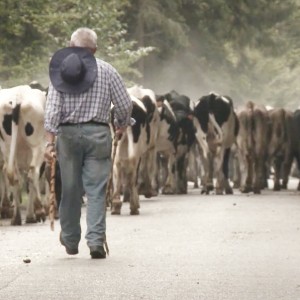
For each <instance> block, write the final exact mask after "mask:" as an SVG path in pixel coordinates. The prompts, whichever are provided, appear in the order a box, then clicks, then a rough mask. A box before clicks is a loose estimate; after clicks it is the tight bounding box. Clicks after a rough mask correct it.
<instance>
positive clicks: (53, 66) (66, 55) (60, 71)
mask: <svg viewBox="0 0 300 300" xmlns="http://www.w3.org/2000/svg"><path fill="white" fill-rule="evenodd" d="M97 73H98V68H97V62H96V58H95V57H94V55H93V54H92V52H90V51H89V50H88V49H86V48H83V47H67V48H63V49H60V50H58V51H57V52H55V53H54V55H53V56H52V58H51V61H50V64H49V77H50V80H51V83H52V85H53V86H54V88H55V89H56V90H57V91H59V92H63V93H70V94H79V93H83V92H85V91H87V90H88V89H89V88H90V87H91V86H92V85H93V83H94V81H95V79H96V77H97Z"/></svg>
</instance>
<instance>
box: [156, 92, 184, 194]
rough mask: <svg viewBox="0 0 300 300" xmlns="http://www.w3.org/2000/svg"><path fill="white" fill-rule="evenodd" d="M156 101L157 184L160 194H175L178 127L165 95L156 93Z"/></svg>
mask: <svg viewBox="0 0 300 300" xmlns="http://www.w3.org/2000/svg"><path fill="white" fill-rule="evenodd" d="M156 101H157V107H158V111H159V120H160V121H159V129H158V135H157V142H156V149H157V153H158V177H159V180H158V181H159V186H160V187H161V188H162V194H175V193H176V180H175V179H176V178H175V175H176V174H175V162H176V153H177V143H178V138H179V134H180V128H179V126H178V124H177V119H176V116H175V113H174V111H173V109H172V107H171V105H170V103H169V102H168V101H167V100H166V99H165V97H164V96H163V95H157V96H156Z"/></svg>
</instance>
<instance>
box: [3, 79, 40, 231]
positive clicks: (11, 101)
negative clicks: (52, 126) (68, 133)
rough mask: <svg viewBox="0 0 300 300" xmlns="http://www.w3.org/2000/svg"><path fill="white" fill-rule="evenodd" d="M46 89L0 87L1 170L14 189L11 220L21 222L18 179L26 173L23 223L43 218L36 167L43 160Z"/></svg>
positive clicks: (10, 186) (15, 223)
mask: <svg viewBox="0 0 300 300" xmlns="http://www.w3.org/2000/svg"><path fill="white" fill-rule="evenodd" d="M45 102H46V96H45V93H44V92H42V91H40V90H38V89H32V88H31V87H29V86H27V85H22V86H16V87H13V88H9V89H2V90H0V130H1V131H0V147H1V151H2V154H3V160H4V172H6V173H5V174H6V176H7V178H8V182H9V189H10V190H11V191H12V193H13V201H14V205H13V207H14V212H13V217H12V221H11V224H12V225H21V223H22V222H21V214H20V192H19V191H20V183H21V182H22V180H21V179H22V177H24V175H25V176H26V180H27V181H28V190H29V199H28V204H27V214H26V223H33V222H36V221H40V220H41V219H42V220H45V212H44V209H43V208H42V205H41V194H40V189H39V171H40V166H41V165H42V163H43V160H44V146H45V131H44V109H45Z"/></svg>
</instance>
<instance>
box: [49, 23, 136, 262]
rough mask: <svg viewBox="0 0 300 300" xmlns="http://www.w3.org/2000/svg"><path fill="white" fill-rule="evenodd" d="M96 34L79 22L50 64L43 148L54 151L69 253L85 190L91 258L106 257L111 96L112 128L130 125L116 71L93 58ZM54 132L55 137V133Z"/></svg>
mask: <svg viewBox="0 0 300 300" xmlns="http://www.w3.org/2000/svg"><path fill="white" fill-rule="evenodd" d="M96 49H97V34H96V33H95V32H94V31H93V30H91V29H89V28H79V29H77V30H76V31H75V32H74V33H73V34H72V36H71V40H70V47H67V48H64V49H60V50H58V51H57V52H56V53H55V54H54V55H53V57H52V59H51V61H50V65H49V76H50V84H49V92H48V98H47V104H46V112H45V124H44V126H45V129H46V139H47V143H46V150H45V158H46V159H47V160H48V161H49V162H50V161H51V158H52V157H53V155H57V158H58V161H59V164H60V172H61V180H62V195H61V196H62V197H61V203H60V207H59V218H60V224H61V233H60V242H61V244H62V245H63V246H65V249H66V252H67V253H68V254H69V255H74V254H77V253H78V244H79V242H80V239H81V226H80V217H81V196H82V191H83V190H84V191H85V193H86V196H87V218H86V222H87V231H86V235H85V238H86V240H87V245H88V247H89V249H90V255H91V257H92V258H105V257H106V252H105V250H104V247H103V244H104V242H105V234H106V200H105V190H106V184H107V180H108V177H109V172H110V169H111V147H112V139H111V132H110V128H109V125H108V123H109V121H110V106H111V102H112V103H113V104H114V107H115V120H113V122H114V124H115V128H116V132H115V133H116V134H117V135H120V134H122V132H123V131H124V130H125V129H126V127H127V126H128V125H130V116H131V110H132V102H131V99H130V97H129V95H128V93H127V91H126V87H125V84H124V83H123V80H122V78H121V76H120V75H119V73H118V72H117V71H116V70H115V69H114V68H113V67H112V66H111V65H110V64H108V63H106V62H104V61H102V60H100V59H98V58H95V56H94V53H95V52H96ZM56 136H57V139H55V137H56Z"/></svg>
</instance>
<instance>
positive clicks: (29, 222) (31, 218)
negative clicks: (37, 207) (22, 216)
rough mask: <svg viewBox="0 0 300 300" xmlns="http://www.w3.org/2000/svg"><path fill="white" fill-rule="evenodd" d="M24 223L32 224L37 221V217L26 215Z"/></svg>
mask: <svg viewBox="0 0 300 300" xmlns="http://www.w3.org/2000/svg"><path fill="white" fill-rule="evenodd" d="M25 223H26V224H34V223H37V219H36V218H35V217H26V221H25Z"/></svg>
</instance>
